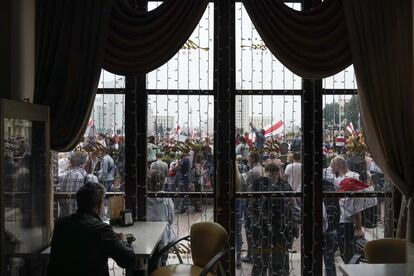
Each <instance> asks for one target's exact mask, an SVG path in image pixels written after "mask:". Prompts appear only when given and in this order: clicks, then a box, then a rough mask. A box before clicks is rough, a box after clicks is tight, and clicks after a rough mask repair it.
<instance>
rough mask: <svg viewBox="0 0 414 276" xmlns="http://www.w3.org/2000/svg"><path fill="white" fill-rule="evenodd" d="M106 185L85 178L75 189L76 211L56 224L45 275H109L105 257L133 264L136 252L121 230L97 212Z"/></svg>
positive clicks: (120, 263) (128, 266)
mask: <svg viewBox="0 0 414 276" xmlns="http://www.w3.org/2000/svg"><path fill="white" fill-rule="evenodd" d="M104 198H105V188H104V187H103V186H102V185H101V184H99V183H93V182H88V183H86V184H85V185H84V186H82V187H81V188H80V189H79V190H78V192H77V193H76V201H77V205H78V209H77V212H76V213H75V214H72V215H70V216H68V217H63V218H61V219H59V220H58V221H57V222H56V224H55V229H54V231H53V238H52V243H51V251H50V262H49V267H48V271H47V275H48V276H54V275H56V276H65V275H68V276H69V275H71V276H72V275H78V276H81V275H85V276H86V275H94V276H97V275H99V276H100V275H102V276H109V271H108V257H110V258H112V259H114V260H115V262H116V263H117V264H118V265H119V266H120V267H123V268H133V267H134V266H135V263H136V258H135V253H134V251H133V249H132V247H131V246H130V245H129V244H128V243H127V242H126V237H125V235H124V234H122V233H119V234H117V233H115V232H114V231H113V229H112V227H111V226H110V225H109V224H106V223H104V222H103V221H102V220H101V219H100V217H99V215H98V214H100V213H101V211H102V209H103V200H104Z"/></svg>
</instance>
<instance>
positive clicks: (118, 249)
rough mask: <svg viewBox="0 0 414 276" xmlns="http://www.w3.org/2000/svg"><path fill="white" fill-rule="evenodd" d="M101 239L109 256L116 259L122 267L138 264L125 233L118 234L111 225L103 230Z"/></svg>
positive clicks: (131, 266)
mask: <svg viewBox="0 0 414 276" xmlns="http://www.w3.org/2000/svg"><path fill="white" fill-rule="evenodd" d="M101 239H102V243H103V248H104V250H105V253H106V255H107V256H109V257H111V258H112V259H114V260H115V262H116V263H117V264H118V265H119V266H120V267H122V268H133V267H135V266H136V257H135V253H134V250H133V249H132V247H131V246H130V245H129V244H128V243H127V242H126V238H125V235H123V234H117V233H115V232H114V231H113V230H112V227H111V226H109V225H108V226H107V227H105V228H104V229H103V230H102V233H101Z"/></svg>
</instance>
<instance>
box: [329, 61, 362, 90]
mask: <svg viewBox="0 0 414 276" xmlns="http://www.w3.org/2000/svg"><path fill="white" fill-rule="evenodd" d="M322 86H323V88H324V89H328V90H329V89H337V90H341V89H357V88H358V85H357V81H356V78H355V73H354V66H353V65H351V66H349V67H348V68H346V69H345V70H343V71H342V72H339V73H338V74H336V75H334V76H331V77H328V78H326V79H323V81H322Z"/></svg>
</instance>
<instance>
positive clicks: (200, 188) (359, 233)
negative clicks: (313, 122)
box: [57, 125, 381, 275]
mask: <svg viewBox="0 0 414 276" xmlns="http://www.w3.org/2000/svg"><path fill="white" fill-rule="evenodd" d="M250 127H251V132H250V133H247V132H246V133H239V134H237V136H236V142H235V144H236V147H235V153H236V164H237V168H238V170H237V173H236V175H237V176H238V178H237V179H239V181H237V186H236V188H237V191H238V192H248V193H251V192H261V193H263V192H271V193H269V194H272V193H274V192H276V193H277V192H278V191H290V192H300V191H301V188H302V163H301V150H302V142H301V138H300V135H296V136H295V135H291V136H289V137H284V136H273V137H270V138H269V137H266V136H265V132H264V130H260V129H257V128H255V127H254V126H253V125H250ZM252 133H253V134H254V135H253V137H252V135H251V134H252ZM337 136H338V137H339V139H333V137H325V141H324V149H323V150H324V164H325V166H324V173H323V183H322V185H323V190H324V191H330V192H332V191H351V190H352V191H356V190H359V191H363V192H369V191H374V185H372V181H371V179H370V175H371V172H372V170H374V171H376V172H381V171H380V170H379V168H378V167H376V165H375V163H374V162H373V160H372V158H370V157H369V154H365V153H363V155H364V157H363V161H362V162H363V164H362V163H361V162H359V164H355V163H356V161H355V160H353V158H354V155H353V154H350V151H349V149H348V148H347V139H348V138H349V137H346V135H344V133H343V132H341V133H337ZM342 136H343V137H342ZM338 137H337V138H338ZM344 141H345V142H344ZM97 144H99V146H98V147H93V145H97ZM90 148H92V150H88V149H90ZM96 148H99V150H93V149H96ZM124 155H125V146H124V140H123V137H122V136H115V137H112V138H109V137H106V136H104V135H102V134H98V135H97V136H96V139H95V141H90V140H89V141H88V140H85V141H83V142H82V143H81V144H80V145H79V146H78V147H77V149H76V150H74V151H73V152H70V153H60V154H59V161H58V164H59V165H58V169H59V173H58V176H59V177H58V185H57V187H58V189H57V190H58V191H62V192H76V191H77V190H78V189H79V188H80V187H81V186H82V185H83V184H84V183H85V182H99V183H101V184H103V186H104V187H105V188H106V189H107V191H123V189H124V179H123V176H124V172H125V160H124ZM147 161H148V163H147V168H148V170H147V172H148V174H147V178H148V181H147V191H148V192H155V193H157V192H161V191H162V192H171V193H177V192H182V193H189V192H195V193H202V192H210V191H212V189H213V187H212V183H213V178H214V177H213V176H214V168H213V163H214V161H213V142H212V139H211V138H210V137H206V138H204V139H201V138H200V137H196V138H195V139H191V138H187V139H186V140H185V141H183V142H180V141H176V140H174V139H169V138H160V137H158V138H156V137H154V136H150V137H148V143H147ZM359 161H361V160H359ZM357 163H358V162H357ZM350 180H351V181H350ZM376 204H377V200H376V199H375V198H340V199H339V200H335V199H334V200H333V199H329V198H325V199H324V205H323V214H324V226H323V230H324V242H325V245H324V261H325V270H326V274H327V275H336V269H335V261H334V256H335V253H336V251H337V250H339V251H340V256H341V257H342V259H343V261H344V262H345V263H349V262H350V260H351V258H352V257H353V255H354V254H355V253H356V250H357V247H358V243H357V241H358V240H359V239H363V237H364V231H363V227H364V224H363V221H362V217H363V216H362V214H363V212H365V210H367V209H370V208H372V207H375V206H376ZM191 206H193V208H194V209H193V210H194V212H201V210H202V209H201V208H202V202H200V200H199V199H198V198H196V197H194V198H192V197H185V198H179V199H175V200H172V199H170V198H152V197H149V198H148V199H147V207H148V208H147V219H148V220H150V221H151V220H152V221H159V220H162V221H167V222H168V223H169V227H168V228H169V229H168V231H166V234H165V237H164V238H163V241H162V242H163V243H164V244H167V243H168V242H170V241H172V240H173V239H174V238H175V234H174V231H173V229H172V224H173V221H174V214H175V213H180V214H186V213H188V212H190V207H191ZM300 206H301V198H300V197H299V196H298V197H294V196H292V197H287V196H283V197H282V196H281V197H271V196H270V197H269V196H262V197H253V198H248V199H238V200H236V266H237V267H238V268H240V266H241V262H243V261H244V262H250V263H252V264H253V266H252V267H253V268H252V275H263V273H266V271H269V272H270V273H271V274H272V275H288V274H289V261H288V252H289V250H290V249H291V248H292V245H293V241H294V240H295V239H297V238H298V237H299V225H300V223H301V219H300V214H301V212H300ZM75 209H76V204H75V202H74V199H69V200H63V201H62V202H60V215H59V216H64V215H69V214H70V213H73V212H74V211H75ZM243 229H244V230H245V233H246V242H247V254H246V256H242V254H241V253H242V250H241V248H242V243H243V239H242V230H243ZM165 261H166V256H164V258H163V262H164V263H165Z"/></svg>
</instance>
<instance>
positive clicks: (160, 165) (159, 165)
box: [150, 160, 168, 177]
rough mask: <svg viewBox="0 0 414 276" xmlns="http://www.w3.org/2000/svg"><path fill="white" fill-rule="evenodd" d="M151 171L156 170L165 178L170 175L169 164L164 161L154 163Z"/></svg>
mask: <svg viewBox="0 0 414 276" xmlns="http://www.w3.org/2000/svg"><path fill="white" fill-rule="evenodd" d="M150 170H156V171H160V172H162V174H163V175H164V177H167V175H168V164H167V163H165V162H164V161H162V160H157V161H155V162H154V163H152V164H151V166H150Z"/></svg>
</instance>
